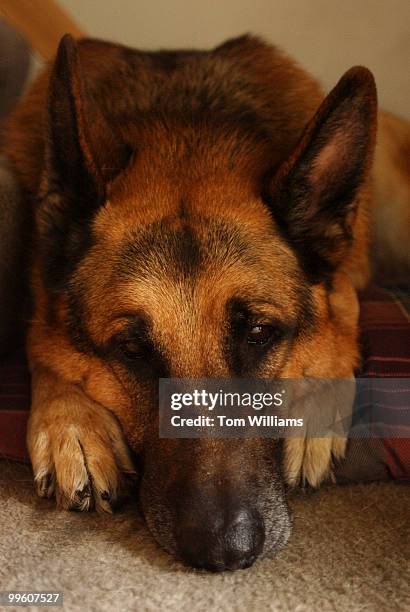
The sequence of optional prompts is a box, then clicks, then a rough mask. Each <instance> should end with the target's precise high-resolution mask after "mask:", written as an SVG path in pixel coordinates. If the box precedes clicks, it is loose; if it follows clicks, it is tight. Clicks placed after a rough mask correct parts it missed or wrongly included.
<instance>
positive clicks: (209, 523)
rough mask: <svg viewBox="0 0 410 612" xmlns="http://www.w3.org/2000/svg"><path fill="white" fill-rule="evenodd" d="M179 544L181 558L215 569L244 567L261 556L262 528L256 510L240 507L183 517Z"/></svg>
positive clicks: (263, 535) (215, 570)
mask: <svg viewBox="0 0 410 612" xmlns="http://www.w3.org/2000/svg"><path fill="white" fill-rule="evenodd" d="M177 539H178V546H179V552H180V555H181V557H182V558H183V560H184V561H186V562H187V563H189V564H190V565H192V566H194V567H200V568H203V569H207V570H210V571H214V572H220V571H224V570H236V569H245V568H247V567H250V566H251V565H252V564H253V562H254V561H255V559H256V558H257V557H258V556H259V555H260V553H261V552H262V549H263V544H264V540H265V529H264V524H263V520H262V518H261V516H260V515H259V513H258V512H256V511H252V510H248V509H246V508H239V509H236V510H234V511H232V510H231V511H230V512H229V513H228V514H227V515H225V516H223V514H222V513H221V512H214V513H212V514H209V515H208V516H206V517H204V516H201V515H199V516H198V517H196V519H194V520H193V517H192V515H191V517H190V520H188V521H186V520H183V521H182V524H181V525H180V528H179V529H178V538H177Z"/></svg>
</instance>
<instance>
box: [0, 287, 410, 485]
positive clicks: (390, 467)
mask: <svg viewBox="0 0 410 612" xmlns="http://www.w3.org/2000/svg"><path fill="white" fill-rule="evenodd" d="M360 297H361V315H360V328H361V337H360V341H361V347H362V368H361V372H360V373H359V375H360V376H364V377H374V378H383V377H386V378H409V379H410V285H409V286H396V287H393V288H388V289H382V288H378V287H374V288H370V289H368V290H366V291H365V292H363V294H362V295H361V296H360ZM407 397H408V394H407ZM29 405H30V375H29V372H28V369H27V362H26V359H25V355H24V350H19V351H16V353H15V354H14V355H13V356H12V357H9V358H7V359H6V360H4V361H3V362H0V457H1V456H4V457H8V458H12V459H17V460H22V461H25V460H28V455H27V449H26V444H25V435H26V427H27V420H28V411H29ZM406 409H408V410H410V406H406ZM349 445H350V447H349V451H350V452H348V457H347V460H346V465H347V466H349V467H348V468H346V469H345V470H344V473H343V474H342V477H341V479H342V480H343V479H345V480H346V479H347V480H355V479H356V478H355V475H360V474H362V473H363V472H362V471H361V469H360V467H361V465H363V464H364V463H366V462H367V463H368V464H370V463H371V461H370V460H369V457H370V456H372V457H373V459H374V458H375V456H376V463H377V464H378V465H379V466H382V470H381V471H380V469H379V470H378V471H377V470H374V469H373V471H372V474H371V476H370V478H371V477H372V476H373V477H374V476H375V475H376V476H380V477H384V476H385V475H387V476H388V477H392V478H395V479H398V480H401V479H407V478H409V476H410V439H409V438H384V439H383V441H380V440H378V441H377V442H375V443H371V442H369V441H367V442H360V444H358V441H357V440H356V442H355V444H352V443H349ZM365 455H366V457H367V458H366V457H365ZM372 465H375V462H374V461H373V464H372ZM346 474H348V475H347V476H346ZM365 479H367V476H366V477H365Z"/></svg>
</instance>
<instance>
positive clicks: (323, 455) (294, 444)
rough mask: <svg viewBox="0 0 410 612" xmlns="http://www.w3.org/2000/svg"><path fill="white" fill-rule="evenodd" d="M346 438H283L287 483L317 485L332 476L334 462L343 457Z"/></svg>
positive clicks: (292, 484)
mask: <svg viewBox="0 0 410 612" xmlns="http://www.w3.org/2000/svg"><path fill="white" fill-rule="evenodd" d="M346 443H347V439H346V438H340V437H327V438H288V439H286V440H285V460H284V466H285V478H286V481H287V482H288V484H290V485H291V486H296V485H298V484H308V485H310V486H311V487H318V486H319V485H320V484H321V482H323V481H324V480H326V479H328V478H331V477H332V468H333V464H334V462H338V461H340V460H341V459H343V457H344V454H345V450H346Z"/></svg>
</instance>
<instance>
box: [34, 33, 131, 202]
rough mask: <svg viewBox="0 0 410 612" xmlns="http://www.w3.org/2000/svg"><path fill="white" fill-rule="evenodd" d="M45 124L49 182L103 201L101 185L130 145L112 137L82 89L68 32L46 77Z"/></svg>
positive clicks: (116, 168) (123, 159) (79, 195)
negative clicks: (46, 105) (46, 123)
mask: <svg viewBox="0 0 410 612" xmlns="http://www.w3.org/2000/svg"><path fill="white" fill-rule="evenodd" d="M48 128H49V138H48V143H47V152H46V159H47V170H48V176H49V177H50V180H51V181H53V182H54V185H53V187H54V188H56V190H57V191H59V192H60V193H62V194H63V195H65V196H71V197H73V198H75V199H76V200H80V201H82V202H85V201H86V200H88V201H90V200H91V201H92V202H93V203H100V202H101V201H103V200H104V198H105V188H106V184H107V182H108V181H109V180H110V179H112V178H113V177H114V176H115V174H117V173H118V172H119V171H120V170H122V169H123V168H124V167H125V165H126V163H127V159H128V156H129V149H128V147H127V146H126V145H125V144H124V143H122V142H118V140H117V139H116V138H115V137H114V135H113V133H112V130H111V128H110V127H109V126H108V124H107V122H106V120H105V119H104V117H103V115H102V113H101V110H100V109H99V108H98V105H97V104H96V102H95V101H94V100H93V99H92V97H91V95H90V92H89V91H87V88H86V84H85V82H84V79H83V76H82V73H81V66H80V59H79V54H78V50H77V45H76V43H75V41H74V39H73V38H72V37H71V36H70V35H69V34H66V35H65V36H64V37H63V38H62V40H61V42H60V45H59V48H58V52H57V57H56V60H55V63H54V67H53V71H52V74H51V78H50V85H49V97H48Z"/></svg>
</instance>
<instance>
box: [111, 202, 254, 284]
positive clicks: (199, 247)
mask: <svg viewBox="0 0 410 612" xmlns="http://www.w3.org/2000/svg"><path fill="white" fill-rule="evenodd" d="M258 259H259V257H258V249H257V248H256V247H255V244H253V243H252V240H250V239H249V238H248V237H247V236H246V233H245V232H243V231H241V229H240V228H239V227H238V226H237V225H235V224H234V223H232V222H230V221H229V220H227V219H223V218H218V217H207V216H203V215H195V216H189V215H187V214H186V213H185V212H184V211H183V208H182V212H181V211H180V212H178V213H177V214H175V215H168V216H165V217H162V218H161V219H158V220H157V221H154V222H153V223H150V224H149V225H146V226H144V227H139V228H135V230H134V231H133V232H130V233H128V234H127V236H126V237H125V238H124V241H123V244H122V246H121V250H120V254H119V257H118V263H117V272H118V274H119V275H120V276H125V277H127V276H128V277H130V276H131V277H135V276H138V277H146V276H149V277H152V276H153V275H155V276H159V275H160V274H165V275H166V276H167V277H169V278H174V279H175V278H176V279H180V278H187V277H194V276H197V275H198V274H200V273H206V272H207V271H208V270H209V268H213V267H214V266H215V265H220V266H222V265H226V266H228V267H229V266H231V265H233V264H234V263H237V262H241V263H243V264H245V265H248V266H252V265H256V264H257V262H258Z"/></svg>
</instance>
